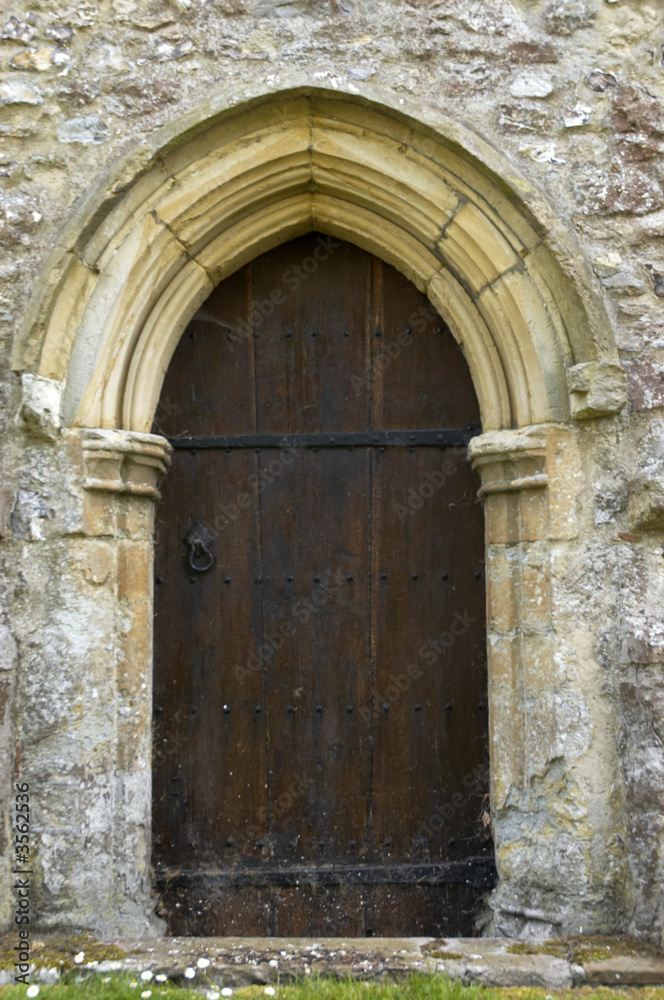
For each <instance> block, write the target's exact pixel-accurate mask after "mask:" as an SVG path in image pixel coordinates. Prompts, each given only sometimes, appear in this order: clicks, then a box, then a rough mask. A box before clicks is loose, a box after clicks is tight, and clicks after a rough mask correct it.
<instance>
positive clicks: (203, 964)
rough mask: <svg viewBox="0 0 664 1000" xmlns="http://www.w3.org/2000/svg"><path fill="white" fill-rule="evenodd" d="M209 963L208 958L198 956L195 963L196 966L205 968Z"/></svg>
mask: <svg viewBox="0 0 664 1000" xmlns="http://www.w3.org/2000/svg"><path fill="white" fill-rule="evenodd" d="M209 964H210V959H209V958H199V959H198V961H197V962H196V965H197V966H198V968H199V969H207V967H208V965H209Z"/></svg>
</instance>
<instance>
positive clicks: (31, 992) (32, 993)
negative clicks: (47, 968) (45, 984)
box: [25, 983, 39, 997]
mask: <svg viewBox="0 0 664 1000" xmlns="http://www.w3.org/2000/svg"><path fill="white" fill-rule="evenodd" d="M38 993H39V987H38V986H36V985H35V984H34V983H33V984H32V986H28V988H27V990H26V991H25V995H26V997H36V996H37V994H38Z"/></svg>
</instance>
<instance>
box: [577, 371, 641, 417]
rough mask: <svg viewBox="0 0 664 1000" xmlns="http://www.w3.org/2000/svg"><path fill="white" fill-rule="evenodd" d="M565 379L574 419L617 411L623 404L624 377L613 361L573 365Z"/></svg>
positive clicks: (625, 399) (599, 415)
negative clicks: (566, 379)
mask: <svg viewBox="0 0 664 1000" xmlns="http://www.w3.org/2000/svg"><path fill="white" fill-rule="evenodd" d="M568 381H569V391H570V402H571V408H572V416H573V417H575V418H576V419H577V420H585V419H587V418H589V417H602V416H606V415H608V414H612V413H619V412H620V411H621V410H622V409H623V407H624V406H625V405H626V403H627V376H626V374H625V370H624V368H623V367H622V365H620V364H617V363H615V362H611V361H590V362H588V363H587V364H582V365H575V366H574V367H573V368H570V369H569V372H568Z"/></svg>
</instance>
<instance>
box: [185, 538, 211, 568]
mask: <svg viewBox="0 0 664 1000" xmlns="http://www.w3.org/2000/svg"><path fill="white" fill-rule="evenodd" d="M201 556H204V557H205V562H203V563H201V562H200V561H199V562H198V563H197V562H196V561H195V560H196V559H197V558H198V559H199V560H200V558H201ZM213 564H214V556H213V555H212V553H211V552H210V550H209V549H208V548H206V545H205V542H204V541H202V539H200V538H197V539H196V540H195V541H194V542H192V543H191V549H190V551H189V565H190V566H191V568H192V569H193V570H195V571H196V573H206V572H207V571H208V570H209V569H212V566H213Z"/></svg>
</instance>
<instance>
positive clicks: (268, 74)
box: [0, 0, 664, 974]
mask: <svg viewBox="0 0 664 1000" xmlns="http://www.w3.org/2000/svg"><path fill="white" fill-rule="evenodd" d="M5 7H6V12H5V14H4V17H3V21H2V25H3V41H2V53H3V60H2V64H1V66H0V75H1V77H2V79H0V137H1V138H2V140H3V146H4V148H3V154H2V155H3V159H2V162H1V164H0V183H1V185H2V189H1V190H0V240H1V242H2V247H3V252H4V258H5V259H4V260H3V263H2V265H0V277H1V278H2V281H3V290H2V301H0V355H1V359H2V363H1V364H0V428H1V430H2V433H1V434H0V441H1V447H2V449H3V455H2V465H1V467H2V469H3V478H4V479H5V483H4V484H3V488H2V492H0V508H1V510H0V535H1V536H3V537H2V547H1V548H0V605H1V607H0V623H1V624H2V626H3V628H7V629H9V633H8V634H9V635H10V636H11V637H12V638H11V640H7V639H6V635H5V638H4V639H2V638H1V635H2V633H0V642H2V643H3V645H2V646H0V655H5V656H6V657H7V662H10V663H12V664H13V663H14V662H15V655H14V650H15V649H16V650H17V656H18V659H17V660H16V664H17V665H16V668H15V669H14V668H12V669H9V670H6V671H3V676H4V675H6V676H7V677H10V676H11V678H12V684H14V686H13V687H8V688H7V691H8V692H9V693H8V694H7V697H8V698H10V699H11V702H12V713H13V714H12V715H11V719H12V720H14V721H13V722H12V725H14V724H16V725H18V727H19V731H18V735H17V736H16V738H15V735H14V731H13V729H11V728H3V729H2V751H1V752H2V754H3V761H5V760H6V761H8V762H9V764H8V765H7V768H6V770H5V769H4V764H3V769H0V773H2V774H10V773H12V772H11V767H13V764H14V760H15V756H16V747H17V745H18V744H19V743H20V746H21V748H22V749H21V752H22V761H23V764H22V767H23V769H24V770H23V772H22V773H24V774H27V775H29V777H30V780H34V782H35V784H36V786H40V787H43V788H46V789H48V792H49V794H48V796H45V798H44V801H43V803H42V806H41V809H42V812H41V813H40V819H39V824H38V826H37V836H38V839H39V850H40V865H41V867H40V876H39V878H40V880H41V881H40V883H39V887H38V893H39V894H40V895H39V901H40V904H39V905H40V906H41V907H42V911H43V912H44V913H45V914H46V917H45V919H46V920H47V921H50V922H51V925H54V924H56V923H58V922H59V923H61V924H72V923H73V924H84V925H87V926H94V927H96V928H97V929H99V930H105V931H108V929H109V928H110V927H114V928H117V929H118V930H120V929H123V930H124V931H125V932H129V931H130V930H132V929H133V931H134V932H135V933H138V932H139V930H140V929H141V928H145V927H152V929H153V931H155V932H159V930H160V926H159V924H158V922H155V921H154V918H151V917H150V913H151V911H152V910H153V908H154V900H153V899H151V897H150V876H149V847H148V846H147V845H148V844H149V825H150V807H149V790H148V782H147V778H146V776H147V775H148V774H149V717H150V707H149V704H148V700H147V697H146V696H145V697H144V699H143V701H141V700H140V692H141V691H142V690H144V689H142V688H141V684H142V683H145V678H146V677H147V676H148V673H149V656H150V646H149V628H150V613H149V575H150V574H149V567H150V537H151V530H152V518H153V500H152V499H150V497H156V493H157V491H158V479H159V475H160V474H161V472H163V471H164V468H165V465H166V461H165V457H164V452H162V454H161V456H159V455H157V454H155V453H151V452H150V446H149V442H148V443H146V442H145V441H143V442H142V443H141V445H140V447H138V446H137V447H134V448H129V449H127V450H123V448H122V447H119V446H118V441H117V439H113V438H112V435H111V437H108V438H106V439H105V441H106V444H107V445H108V447H107V449H106V451H105V452H104V451H103V449H97V450H96V454H95V455H94V456H93V455H92V452H93V451H95V449H92V448H87V449H86V450H85V449H83V447H82V442H81V433H80V431H72V430H71V425H72V422H73V421H74V419H75V417H76V413H77V412H78V411H79V405H80V406H81V407H82V408H83V409H82V410H81V412H84V413H85V415H86V417H87V418H89V419H87V420H84V421H83V423H86V424H87V426H88V427H89V428H90V427H91V428H102V434H101V437H100V438H98V440H102V442H103V441H104V436H103V435H104V433H106V432H113V431H120V432H122V430H123V428H128V427H129V428H134V429H137V430H142V431H144V430H147V429H149V427H150V421H151V416H152V412H153V410H154V406H155V405H156V398H153V396H154V394H155V390H154V386H155V384H156V382H157V381H158V379H157V376H156V374H155V373H156V372H159V373H161V370H162V368H161V367H160V366H163V365H164V364H165V363H166V362H167V355H168V350H166V349H165V348H164V343H165V341H166V340H167V339H168V338H169V337H170V336H171V334H172V335H173V336H174V337H176V336H177V334H178V332H179V331H180V330H181V329H182V328H183V327H182V325H181V323H182V321H183V316H184V314H185V311H186V310H185V305H186V304H187V303H189V304H191V303H193V302H194V300H196V296H198V297H199V299H200V301H202V300H203V299H204V298H205V296H206V295H207V293H208V291H209V290H210V289H211V288H212V286H213V284H214V283H215V282H217V281H219V280H221V278H222V277H223V276H224V275H225V274H226V273H229V271H231V270H233V269H234V268H235V267H236V266H237V261H239V260H240V259H241V258H242V255H243V254H244V255H245V257H244V258H242V259H243V260H244V259H249V257H251V256H253V255H254V254H255V253H259V252H260V250H261V248H262V247H263V246H264V245H267V243H269V242H270V240H272V239H273V234H274V233H277V234H281V236H279V238H284V239H286V238H288V236H289V233H291V232H292V233H295V232H300V231H302V229H303V228H304V227H306V226H308V225H314V224H315V225H317V226H318V227H320V228H322V229H323V230H325V231H326V232H329V233H331V234H332V235H334V234H335V233H336V234H342V233H343V234H344V235H345V236H346V237H347V238H349V239H357V240H359V241H364V242H365V243H367V245H369V244H370V248H371V249H372V251H373V252H375V253H379V254H381V255H384V256H385V257H386V259H389V260H390V261H391V262H392V263H394V264H395V265H396V266H397V267H400V268H401V269H402V270H403V271H404V273H407V274H408V275H409V276H410V277H412V278H413V279H414V280H416V281H417V283H418V286H419V287H420V288H421V289H422V290H423V291H426V292H427V294H428V295H429V297H430V299H431V301H432V302H433V303H434V304H435V305H436V308H437V309H439V310H440V311H441V312H442V313H443V314H444V315H445V317H446V320H447V321H448V322H449V323H450V325H451V326H452V327H453V329H454V333H455V335H456V336H457V337H458V340H459V342H460V344H461V345H462V347H463V350H464V351H465V353H466V356H467V358H468V360H469V363H470V366H471V369H472V372H473V377H474V378H475V381H476V385H477V387H478V393H479V395H480V396H481V400H482V407H483V420H484V429H485V431H488V432H494V431H496V432H500V433H503V434H506V435H507V438H510V440H511V443H510V442H509V441H507V439H504V440H497V439H494V440H492V441H489V443H488V444H487V440H488V439H486V435H483V436H484V437H485V442H484V446H485V451H484V453H483V454H482V455H481V456H480V457H481V459H482V461H480V462H479V463H478V467H480V466H481V467H482V471H483V474H484V478H483V490H484V492H483V496H484V497H485V500H484V503H485V507H486V517H487V528H488V538H489V547H488V550H487V573H488V577H489V617H490V628H489V637H488V643H489V656H490V660H491V664H492V665H491V678H490V685H491V689H490V690H491V694H490V698H491V704H490V716H491V719H492V723H491V724H492V727H493V729H492V767H493V776H492V793H493V809H492V813H493V824H494V835H495V839H496V845H497V859H498V867H499V870H500V875H501V882H500V885H499V888H498V890H497V892H496V893H495V894H494V896H493V897H492V900H491V907H492V913H493V917H492V920H493V928H494V931H495V932H496V933H508V934H514V935H515V936H516V935H518V936H521V937H532V938H536V937H543V936H546V935H548V934H558V933H568V932H572V931H574V932H578V929H579V927H581V926H583V928H584V931H588V930H593V929H596V930H615V929H627V928H630V927H631V928H632V930H633V931H634V932H635V933H638V934H640V935H642V936H649V937H651V938H653V939H657V938H659V937H661V935H662V933H663V931H664V916H663V914H664V907H663V905H662V885H663V884H664V868H663V864H664V862H663V859H662V842H663V837H664V831H663V829H662V815H661V802H662V800H663V798H664V772H663V769H662V756H661V755H662V746H661V740H662V739H664V734H663V733H662V723H661V719H662V714H663V713H664V708H663V707H662V697H663V694H662V692H663V691H664V682H663V680H662V672H661V656H662V648H663V645H662V636H661V632H660V623H659V619H660V618H661V614H660V613H659V609H660V608H661V606H662V601H663V600H664V594H663V593H662V583H661V567H662V559H661V539H660V538H659V537H658V533H661V529H662V523H663V522H662V508H663V501H662V495H661V494H662V482H663V481H664V467H663V457H662V447H661V441H662V439H663V436H664V427H663V426H662V418H661V410H662V407H664V378H663V377H662V365H663V364H664V361H663V359H662V351H663V350H664V338H663V337H662V333H661V331H662V326H663V324H664V312H663V311H662V300H661V298H659V297H658V296H659V294H660V291H661V289H660V284H661V275H662V274H664V259H662V249H661V233H662V229H663V225H664V194H663V187H662V185H663V184H664V174H663V173H662V166H661V164H662V152H663V144H664V125H663V114H662V107H663V106H664V90H663V86H664V84H663V77H662V67H661V65H660V63H661V58H660V57H661V52H659V50H658V49H657V44H658V43H657V39H661V38H664V8H662V7H661V5H659V4H657V3H652V2H650V3H627V2H622V3H603V2H599V0H597V2H595V0H543V2H542V3H534V2H532V0H512V2H510V3H507V2H504V0H486V2H483V3H477V2H476V0H449V2H447V3H444V4H439V3H436V4H429V5H427V4H419V5H414V6H413V5H409V4H405V3H404V4H400V3H393V2H390V0H372V2H365V0H325V2H316V0H283V2H282V0H268V2H266V0H215V2H210V3H203V2H202V0H187V2H186V3H185V2H184V0H183V2H181V3H180V2H178V3H170V4H166V3H164V4H161V5H159V4H156V5H155V4H153V5H143V4H140V3H138V2H136V0H112V2H106V3H100V4H92V3H77V4H57V5H53V4H50V5H49V4H45V3H44V2H43V0H25V2H24V3H22V4H20V5H19V4H17V3H15V2H12V3H10V4H9V5H5ZM415 8H416V9H415ZM285 92H288V96H284V94H285ZM312 94H315V95H316V96H315V100H314V99H312V98H311V95H312ZM303 95H306V96H304V97H303ZM298 101H311V102H312V103H310V104H308V105H307V106H306V107H304V108H303V107H302V105H297V106H298V107H299V109H300V110H299V111H295V110H293V105H294V104H297V102H298ZM335 101H336V102H337V103H334V102H335ZM372 102H373V103H372ZM245 104H252V107H253V111H252V112H251V116H248V117H246V118H244V117H242V116H240V117H239V118H238V119H237V120H236V119H234V118H232V117H231V116H230V115H226V117H225V118H223V121H222V120H221V119H219V118H218V117H217V116H219V115H221V114H222V113H223V114H226V112H227V111H230V110H234V113H235V112H238V111H239V109H241V108H244V107H245ZM376 109H380V114H379V112H378V111H377V110H376ZM402 116H405V117H402ZM240 121H246V122H249V121H250V125H248V126H247V128H246V129H245V131H244V132H243V130H242V125H241V124H238V122H240ZM212 122H214V124H213V125H211V123H212ZM160 130H164V131H160ZM464 150H465V152H464ZM114 165H115V166H114ZM252 185H255V188H256V191H259V192H260V196H259V197H257V198H256V199H255V200H254V201H252V198H251V197H250V196H249V195H248V194H247V191H248V190H249V189H251V187H252ZM291 197H292V201H290V202H289V201H288V198H291ZM123 199H125V200H123ZM297 199H300V200H299V201H297ZM296 202H297V210H296V209H295V207H294V206H295V204H296ZM157 204H158V205H159V209H160V210H161V209H164V212H163V214H160V212H159V211H156V208H155V206H156V205H157ZM286 204H287V205H288V206H290V208H289V211H290V210H291V209H292V214H291V216H289V220H288V225H290V226H292V230H288V229H287V227H286V228H285V223H284V221H283V220H284V217H285V213H286V208H284V205H286ZM166 209H168V211H166ZM152 212H156V216H155V215H154V214H151V213H152ZM77 213H80V214H78V215H77ZM234 213H235V214H234ZM280 213H282V214H280ZM298 213H299V214H298ZM75 219H76V220H77V221H74V220H75ZM229 220H230V222H229ZM169 227H171V228H169ZM224 227H226V228H224ZM423 234H424V235H423ZM545 254H550V255H551V259H550V260H548V259H547V260H548V262H547V260H544V256H545ZM63 289H64V291H62V294H59V292H58V290H63ZM658 289H659V290H658ZM33 290H36V291H37V292H40V293H42V292H43V294H42V296H41V298H40V299H39V303H38V305H37V306H35V304H34V302H35V300H34V299H33V300H32V304H30V303H29V300H30V295H31V293H32V291H33ZM94 290H96V291H94ZM95 295H96V296H97V297H95ZM197 301H198V300H197ZM109 330H111V331H114V334H113V336H114V337H115V339H113V337H112V336H110V334H109ZM12 338H13V340H12ZM109 338H110V339H109ZM72 343H74V344H75V351H74V353H75V355H76V358H77V363H76V365H74V366H73V367H72V366H70V367H69V368H68V366H67V358H68V357H69V356H70V353H71V350H70V349H71V347H72ZM12 344H13V345H14V354H13V355H12ZM127 345H133V346H135V345H140V350H141V351H144V352H145V353H144V355H143V357H144V358H145V359H147V360H145V363H144V365H143V367H141V365H139V364H138V356H137V355H134V354H132V353H131V350H129V348H128V347H127ZM133 346H132V349H133ZM42 349H43V350H42ZM160 352H161V353H160ZM139 353H140V352H139ZM12 357H13V359H14V360H13V361H12ZM601 358H606V359H608V365H607V364H605V363H603V362H601V361H600V360H599V359H601ZM17 359H18V360H17ZM134 361H135V362H136V365H135V366H134V367H132V364H133V362H134ZM130 362H131V363H130ZM12 364H14V365H15V366H16V372H15V371H12ZM619 365H622V367H623V368H624V370H626V371H627V373H628V384H629V406H627V405H625V399H626V397H625V392H624V378H623V376H622V375H621V373H620V372H621V369H620V368H619ZM567 370H569V371H570V379H571V381H570V389H571V392H570V394H569V397H568V394H567V386H566V371H567ZM92 371H94V372H95V373H96V374H95V378H96V379H97V381H96V382H94V384H93V385H92V387H90V384H89V379H88V376H89V374H90V372H92ZM21 373H24V376H23V380H21V378H20V374H21ZM30 377H33V378H35V379H41V380H43V381H34V382H33V384H32V387H31V388H30V389H29V390H27V387H28V386H29V380H30ZM21 381H23V386H24V394H23V398H22V399H20V398H19V395H20V387H21ZM61 381H65V382H66V394H67V406H68V409H67V410H66V411H63V414H62V417H61V415H60V410H59V405H58V403H57V401H56V395H57V392H56V389H57V386H58V385H59V384H60V382H61ZM125 386H131V387H132V388H131V391H130V390H129V389H127V395H123V391H124V389H122V388H118V387H125ZM26 390H27V391H26ZM156 392H157V395H158V390H156ZM86 394H87V395H86ZM125 403H126V404H127V405H126V407H125V405H124V404H125ZM86 407H87V409H86ZM570 409H571V411H572V414H573V416H576V417H578V418H579V420H577V421H573V422H570V420H569V416H570ZM93 415H94V419H93ZM602 415H606V416H609V417H610V419H608V420H593V419H589V418H593V417H596V416H602ZM61 419H62V421H63V429H64V433H58V431H59V421H60V420H61ZM519 427H521V428H525V427H531V428H532V430H531V431H530V432H528V431H522V432H520V431H518V430H517V431H514V428H519ZM514 435H516V437H517V438H518V437H520V436H521V437H526V438H529V439H530V443H529V444H524V445H523V447H516V446H515V444H514V443H515V436H514ZM540 438H541V439H542V445H541V448H538V447H536V446H535V440H536V439H540ZM134 444H136V442H134ZM522 444H523V442H522ZM492 449H493V451H492ZM84 450H85V456H84V454H83V452H84ZM480 451H481V446H480V445H479V444H478V445H477V447H476V454H477V455H478V456H479V454H480ZM86 463H87V464H86ZM93 466H94V468H93ZM102 473H103V474H102ZM93 480H96V484H97V485H96V486H95V485H94V483H93V484H92V485H93V488H90V486H91V481H93ZM86 481H87V486H86ZM100 483H101V484H102V485H103V484H105V486H103V488H101V487H100V486H99V484H100ZM486 487H488V489H486ZM142 592H143V593H142ZM146 593H147V594H148V596H145V595H146ZM14 678H15V681H14ZM110 678H116V679H117V683H111V679H110ZM141 678H143V679H141ZM84 690H85V691H87V692H89V697H88V698H86V697H84V696H83V695H82V693H81V692H82V691H84ZM93 691H96V692H97V693H96V695H93V694H92V692H93ZM133 699H138V700H137V701H135V703H133V704H131V705H130V701H132V700H133ZM19 707H20V711H19ZM120 709H122V710H123V711H124V710H125V709H127V710H128V713H129V714H120ZM7 718H8V719H9V716H7ZM72 720H76V723H75V725H74V724H72ZM132 733H133V734H134V735H135V736H136V739H134V740H133V741H132V739H131V734H132ZM10 765H11V767H10ZM2 792H3V793H4V794H5V795H6V793H7V788H6V787H5V788H3V789H2ZM109 803H113V804H114V805H113V808H111V806H110V805H109ZM8 815H9V814H8V811H7V810H6V809H5V812H4V813H3V816H4V819H3V823H4V826H3V827H2V830H4V831H5V835H6V834H7V833H8V822H9V819H8ZM72 826H74V827H75V828H76V829H77V830H78V831H82V836H83V837H84V838H87V839H86V851H85V852H84V857H81V856H80V851H79V850H78V848H77V846H76V845H75V844H74V843H73V841H72V838H71V836H70V832H71V828H72ZM3 870H4V871H6V870H7V869H3ZM3 877H4V876H3ZM10 898H11V896H10V893H8V892H5V888H4V886H3V888H2V891H1V892H0V907H2V908H3V909H2V910H0V919H2V920H3V921H5V923H8V922H9V919H10V911H9V909H8V906H9V900H10ZM90 899H94V905H93V904H92V903H90ZM121 925H122V928H121ZM404 947H406V946H404ZM479 951H480V949H478V952H477V953H479ZM358 961H366V962H368V963H369V964H371V961H372V959H370V958H363V959H359V960H358ZM465 961H466V960H464V962H465ZM468 961H469V962H470V964H471V965H472V963H473V962H475V961H476V960H475V959H472V960H471V959H468ZM510 961H511V960H510ZM260 964H261V963H259V965H260ZM464 968H465V966H464ZM572 974H574V973H572Z"/></svg>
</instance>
